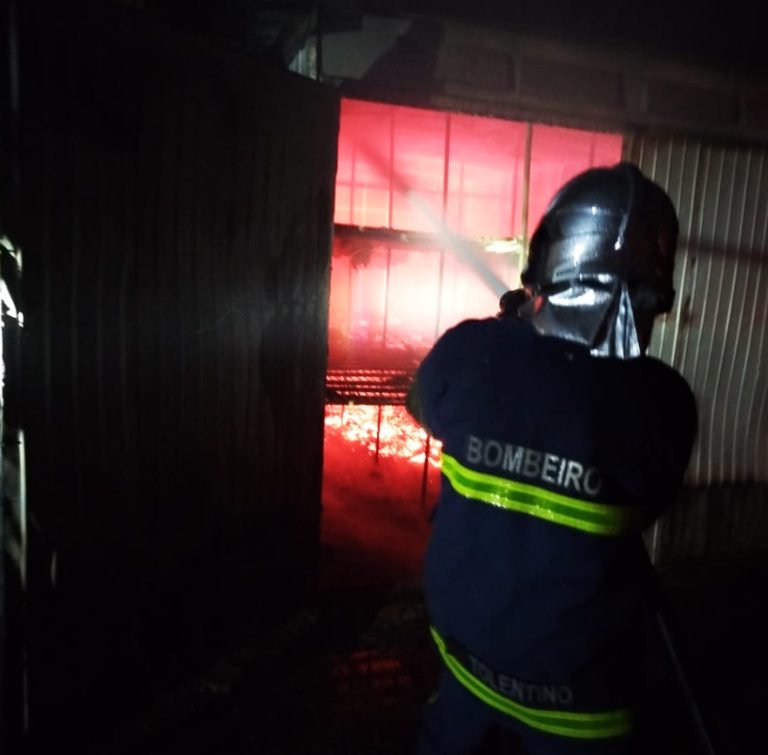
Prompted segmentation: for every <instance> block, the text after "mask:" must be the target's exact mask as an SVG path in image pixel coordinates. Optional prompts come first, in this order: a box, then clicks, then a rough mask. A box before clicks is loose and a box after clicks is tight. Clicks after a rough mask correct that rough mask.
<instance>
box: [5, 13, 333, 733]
mask: <svg viewBox="0 0 768 755" xmlns="http://www.w3.org/2000/svg"><path fill="white" fill-rule="evenodd" d="M41 7H44V6H41V4H35V3H31V4H29V5H28V6H26V10H25V11H24V13H23V15H22V24H21V33H20V44H21V116H22V129H21V131H22V137H21V138H22V154H21V160H20V164H21V181H22V188H21V191H22V199H23V202H22V207H23V210H22V211H21V212H20V213H18V214H17V217H16V219H15V226H14V233H15V237H16V238H17V239H18V243H19V245H21V246H22V248H23V251H24V270H23V286H24V310H25V319H26V325H25V337H24V342H23V354H24V376H25V377H24V380H25V385H24V414H23V423H24V426H25V434H26V441H27V478H28V496H29V506H30V511H31V516H32V528H33V529H32V532H31V535H30V537H31V543H30V558H31V568H32V579H31V583H30V594H29V603H30V607H29V633H28V642H29V644H30V648H29V652H30V663H31V679H30V691H31V701H32V719H31V723H32V727H33V730H34V729H35V727H37V730H38V731H42V730H43V729H46V730H47V733H48V735H49V736H51V737H54V734H52V733H51V732H55V733H56V735H57V736H58V735H59V734H61V735H72V736H73V737H74V736H76V734H74V732H76V731H77V730H78V727H80V732H81V733H82V728H81V727H82V722H83V720H89V721H91V722H93V720H94V715H93V714H94V710H95V709H96V710H98V709H102V708H103V709H104V715H103V716H102V717H101V718H99V717H96V718H98V719H99V720H101V721H104V720H107V718H108V717H109V715H110V713H109V710H110V707H109V706H110V705H114V706H116V705H117V704H118V699H119V698H121V696H123V693H124V692H125V690H126V689H127V688H129V687H130V686H131V685H134V686H136V685H138V686H141V684H143V683H144V681H142V679H144V680H145V677H148V676H151V675H153V674H155V675H156V674H157V673H159V671H158V668H159V667H161V666H162V665H163V664H164V663H165V662H166V661H168V659H169V658H174V657H182V656H183V655H184V650H185V649H192V650H194V649H195V648H197V649H199V650H204V649H205V647H208V646H210V645H211V643H213V642H215V641H214V640H213V639H212V638H213V636H214V635H216V636H218V635H220V634H221V631H220V630H222V624H225V623H226V622H227V621H229V620H230V615H231V613H232V612H233V611H234V612H235V613H236V612H237V611H238V610H239V609H240V610H241V612H245V613H250V615H251V617H252V618H254V617H255V620H256V621H263V622H269V621H270V620H273V619H274V618H275V617H276V616H277V615H278V614H279V612H280V610H281V607H284V606H285V605H287V604H288V603H290V600H291V599H292V598H295V597H296V596H297V595H299V594H300V593H301V591H302V590H303V589H305V588H306V586H307V585H308V584H311V580H312V575H313V569H314V567H315V558H316V555H317V550H318V540H319V518H320V486H321V473H322V433H323V422H322V418H323V381H324V372H325V364H326V348H327V334H326V330H327V299H328V286H329V258H330V245H331V243H330V242H331V232H332V224H331V220H332V207H333V181H334V175H335V158H336V140H337V129H338V98H337V96H336V95H335V93H333V92H331V91H330V90H328V89H325V88H323V87H321V86H320V85H317V84H315V83H314V82H311V81H308V80H305V79H300V78H298V77H294V76H292V75H290V74H288V73H287V72H284V71H282V70H279V69H277V68H273V67H270V66H269V65H268V64H266V63H265V62H262V61H260V60H259V59H257V58H254V57H249V56H247V55H245V54H244V53H242V52H238V51H235V50H227V49H224V48H223V47H217V46H216V45H214V44H213V43H211V42H208V41H206V40H204V39H202V38H196V37H192V36H185V35H184V34H181V33H177V32H174V31H173V30H171V29H170V28H166V27H163V26H151V25H149V22H147V21H142V20H141V18H140V17H138V16H137V17H134V16H133V15H131V14H130V13H126V14H118V13H117V12H115V11H112V12H105V13H104V14H99V15H91V14H68V15H64V14H63V12H62V11H61V10H59V11H58V13H57V11H56V8H55V7H54V8H51V7H50V6H49V7H48V8H47V9H46V10H45V12H43V11H41ZM198 657H199V656H198ZM179 662H180V661H179ZM158 664H159V665H158ZM145 672H146V673H145ZM113 698H114V700H113ZM94 705H96V708H94V707H93V706H94ZM86 711H88V713H86ZM65 722H66V723H65Z"/></svg>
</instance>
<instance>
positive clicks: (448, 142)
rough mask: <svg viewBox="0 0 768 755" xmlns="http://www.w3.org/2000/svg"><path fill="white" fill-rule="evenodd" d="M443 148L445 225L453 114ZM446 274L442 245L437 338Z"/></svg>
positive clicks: (438, 279)
mask: <svg viewBox="0 0 768 755" xmlns="http://www.w3.org/2000/svg"><path fill="white" fill-rule="evenodd" d="M444 145H445V146H444V149H443V206H442V218H441V220H442V222H443V225H445V216H446V210H447V207H448V180H449V177H450V173H449V171H450V167H449V166H450V159H451V114H450V113H446V116H445V142H444ZM444 276H445V248H444V247H440V266H439V268H438V275H437V312H436V313H435V340H437V338H438V336H439V335H440V332H441V328H440V318H441V317H442V311H443V281H444Z"/></svg>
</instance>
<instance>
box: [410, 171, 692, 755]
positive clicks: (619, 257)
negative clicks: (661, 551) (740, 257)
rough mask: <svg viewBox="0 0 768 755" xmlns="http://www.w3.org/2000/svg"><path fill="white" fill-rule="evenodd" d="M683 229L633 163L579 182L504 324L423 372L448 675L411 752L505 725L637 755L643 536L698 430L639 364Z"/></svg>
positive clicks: (546, 746)
mask: <svg viewBox="0 0 768 755" xmlns="http://www.w3.org/2000/svg"><path fill="white" fill-rule="evenodd" d="M677 235H678V221H677V215H676V213H675V209H674V206H673V204H672V202H671V200H670V199H669V197H668V196H667V194H666V193H665V192H664V191H663V190H662V189H661V187H659V186H658V185H657V184H655V183H654V182H652V181H650V180H649V179H648V178H647V177H645V176H644V175H643V174H642V173H641V171H640V170H639V169H638V168H637V167H636V166H634V165H632V164H629V163H620V164H618V165H616V166H613V167H610V168H596V169H591V170H588V171H586V172H584V173H582V174H580V175H578V176H577V177H575V178H574V179H572V180H570V181H569V182H567V183H566V184H565V185H564V186H563V187H562V188H561V189H560V191H559V192H557V194H556V195H555V197H554V198H553V200H552V201H551V203H550V205H549V206H548V208H547V210H546V212H545V214H544V217H543V219H542V220H541V223H540V224H539V226H538V228H537V229H536V232H535V233H534V235H533V237H532V239H531V248H530V254H529V262H528V267H527V268H526V270H525V271H524V272H523V275H522V276H521V278H522V281H523V284H524V286H525V288H526V291H527V292H528V298H527V300H526V301H525V303H523V304H522V306H520V307H519V310H518V311H517V314H516V316H515V315H514V314H513V316H497V317H489V318H488V319H484V320H466V321H464V322H461V323H459V324H458V325H456V326H455V327H453V328H451V329H449V330H448V331H446V332H445V333H444V334H443V335H442V336H441V337H440V338H439V339H438V341H437V343H436V344H435V346H434V347H433V349H432V350H431V351H430V353H429V354H428V355H427V356H426V358H425V359H424V361H423V362H422V364H421V365H420V367H419V369H418V370H417V374H416V379H415V380H414V382H413V384H412V386H411V390H410V392H409V396H408V407H409V410H410V411H411V413H412V414H413V415H414V416H415V417H416V419H417V420H418V421H419V422H420V423H421V424H422V425H423V426H424V427H425V428H426V429H427V430H428V431H429V432H430V433H431V434H432V435H433V436H434V437H436V438H438V439H439V440H441V441H442V444H443V449H442V480H441V493H440V498H439V501H438V505H437V508H436V512H435V516H434V520H433V530H432V532H431V536H430V541H429V544H428V547H427V553H426V558H425V567H424V591H425V597H426V601H427V607H428V613H429V617H430V624H431V632H432V636H433V638H434V641H435V644H436V646H437V649H438V651H439V654H440V656H441V658H442V661H443V665H444V676H443V680H442V682H441V686H440V688H439V690H438V693H437V695H436V696H435V699H434V700H433V701H432V702H431V703H430V704H428V705H427V708H426V711H425V722H424V727H423V732H422V737H421V742H420V750H419V751H420V753H421V755H438V754H439V755H464V754H468V753H475V752H481V751H482V750H481V747H482V746H483V742H484V741H486V742H487V739H488V735H489V734H492V731H493V730H494V729H495V728H497V727H498V726H501V727H503V728H504V729H507V730H511V731H512V732H513V733H514V734H515V735H516V737H517V738H518V740H519V742H520V743H521V744H522V747H523V749H524V750H525V751H526V752H527V753H528V754H529V755H541V754H543V753H548V754H550V753H563V754H564V755H565V754H567V755H572V754H575V753H582V752H585V753H594V754H595V755H597V754H598V753H606V754H607V753H629V752H635V751H636V750H635V747H636V745H637V736H636V731H635V727H633V711H634V710H635V708H636V703H637V702H638V697H639V695H640V693H641V689H642V676H643V670H644V669H643V666H644V662H643V661H644V658H643V635H644V629H645V626H646V608H647V607H646V605H645V601H646V598H647V590H648V580H647V577H648V573H647V567H648V561H647V558H646V555H645V551H644V547H643V541H642V536H641V535H642V531H643V530H644V529H645V528H646V527H647V526H648V525H649V524H651V523H652V522H653V521H654V520H655V519H656V518H657V517H658V516H659V515H660V514H661V513H662V512H663V511H664V510H665V509H666V508H667V507H669V506H670V505H672V504H673V503H674V501H675V499H676V497H677V495H678V493H679V490H680V488H681V486H682V482H683V478H684V474H685V470H686V467H687V464H688V460H689V455H690V451H691V446H692V443H693V439H694V436H695V432H696V422H697V420H696V406H695V403H694V399H693V395H692V393H691V390H690V388H689V387H688V385H687V383H686V382H685V381H684V380H683V378H682V377H681V376H680V375H679V374H678V373H677V372H675V370H673V369H672V368H671V367H669V366H667V365H665V364H663V363H662V362H660V361H658V360H656V359H653V358H651V357H649V356H645V351H646V349H647V347H648V344H649V340H650V338H651V332H652V327H653V323H654V319H655V318H656V317H657V316H658V315H660V314H662V313H665V312H669V311H670V309H671V307H672V302H673V298H674V290H673V287H672V272H673V260H674V252H675V247H676V243H677ZM516 298H517V297H516Z"/></svg>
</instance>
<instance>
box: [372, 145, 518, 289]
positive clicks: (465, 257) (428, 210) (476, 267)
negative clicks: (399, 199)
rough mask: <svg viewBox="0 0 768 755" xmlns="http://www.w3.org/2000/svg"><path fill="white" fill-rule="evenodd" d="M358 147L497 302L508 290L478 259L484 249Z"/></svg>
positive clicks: (391, 170)
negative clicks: (457, 230)
mask: <svg viewBox="0 0 768 755" xmlns="http://www.w3.org/2000/svg"><path fill="white" fill-rule="evenodd" d="M358 146H359V148H360V150H361V152H363V154H364V155H365V157H366V158H367V159H368V161H369V162H370V163H371V164H372V165H373V166H374V167H375V168H376V169H377V170H378V171H379V173H381V175H383V176H391V179H392V184H393V186H394V188H395V190H396V191H397V192H398V193H400V194H402V195H403V196H404V197H405V198H406V199H407V200H408V202H409V203H410V204H411V206H412V207H413V208H414V209H415V210H416V211H417V212H419V213H421V215H422V216H423V217H424V218H425V219H426V220H427V222H428V223H429V224H430V226H431V227H432V229H433V231H434V233H435V235H436V236H437V237H438V238H439V239H440V243H441V244H442V245H443V247H444V248H445V249H446V250H447V251H448V252H450V253H451V254H452V255H453V256H454V257H456V259H458V260H460V261H461V262H463V263H464V264H465V265H467V267H469V268H470V269H471V270H472V271H473V272H474V273H475V274H476V275H477V276H478V278H480V280H482V281H483V283H484V284H485V285H486V286H487V287H488V288H489V289H490V291H491V292H492V293H493V294H494V296H496V298H497V299H498V298H500V297H501V295H502V294H504V293H505V292H506V291H508V290H509V286H508V285H507V284H506V283H504V281H503V280H501V278H499V276H498V275H496V273H495V272H494V271H493V270H491V268H490V267H489V266H488V265H487V264H486V263H485V260H484V259H483V258H482V256H481V250H482V248H483V247H482V246H481V245H480V244H478V243H476V242H474V241H471V240H469V239H466V238H464V237H462V236H459V235H458V234H456V233H454V232H453V231H452V230H451V229H450V228H449V227H448V226H447V225H446V223H445V221H444V220H443V218H441V217H440V216H439V215H438V214H437V213H436V212H435V211H434V209H433V208H432V207H430V205H429V203H428V202H426V201H425V199H424V198H423V197H422V196H421V195H420V194H419V193H418V192H417V191H414V190H413V189H412V188H411V187H410V186H409V185H408V182H407V181H406V180H405V179H404V178H403V177H402V176H401V175H400V174H399V173H398V172H397V171H395V169H394V167H391V166H390V165H389V164H388V163H386V162H385V161H384V160H383V158H382V157H381V155H379V154H378V152H376V151H375V150H374V149H372V148H371V147H370V146H369V145H367V144H365V143H360V144H359V145H358Z"/></svg>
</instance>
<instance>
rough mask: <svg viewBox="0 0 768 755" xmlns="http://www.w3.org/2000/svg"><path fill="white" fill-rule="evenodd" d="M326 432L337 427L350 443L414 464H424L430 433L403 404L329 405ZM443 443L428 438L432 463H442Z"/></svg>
mask: <svg viewBox="0 0 768 755" xmlns="http://www.w3.org/2000/svg"><path fill="white" fill-rule="evenodd" d="M325 427H326V431H328V430H329V429H330V430H335V431H337V432H339V433H340V434H341V436H342V437H343V438H344V439H345V440H346V441H348V442H349V443H357V444H359V445H361V446H364V447H365V448H367V449H368V451H370V452H371V453H376V450H377V448H376V447H377V440H376V439H377V436H378V453H379V455H380V456H388V457H392V456H395V457H400V458H401V459H405V460H407V461H409V462H412V463H414V464H424V460H425V457H426V453H427V440H428V439H429V436H428V435H427V433H426V432H424V430H423V429H422V428H421V427H419V426H418V425H417V424H416V422H415V421H414V419H413V418H412V417H411V415H410V414H408V411H407V410H406V409H405V407H404V406H381V407H379V406H363V405H359V404H350V405H346V406H340V407H328V408H327V409H326V414H325ZM441 447H442V444H441V443H440V441H437V440H435V439H434V438H431V439H429V446H428V448H429V463H430V465H432V466H433V467H439V466H440V449H441Z"/></svg>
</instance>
